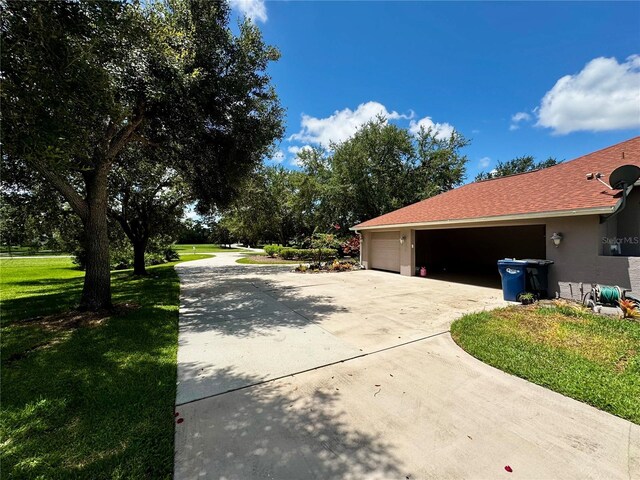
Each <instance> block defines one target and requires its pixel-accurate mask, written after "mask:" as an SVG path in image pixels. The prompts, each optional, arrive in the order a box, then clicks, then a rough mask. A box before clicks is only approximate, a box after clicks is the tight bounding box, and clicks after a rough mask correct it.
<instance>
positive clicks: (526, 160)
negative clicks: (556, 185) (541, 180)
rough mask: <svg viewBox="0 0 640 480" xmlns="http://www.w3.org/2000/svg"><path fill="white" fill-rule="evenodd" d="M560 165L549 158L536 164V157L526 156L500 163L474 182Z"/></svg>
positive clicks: (477, 177) (478, 176)
mask: <svg viewBox="0 0 640 480" xmlns="http://www.w3.org/2000/svg"><path fill="white" fill-rule="evenodd" d="M558 163H560V162H559V161H558V160H556V159H555V158H553V157H549V158H547V159H546V160H543V161H541V162H538V163H536V161H535V159H534V157H532V156H531V155H526V156H522V157H516V158H514V159H513V160H509V161H507V162H498V165H497V166H496V168H495V169H494V170H492V171H491V172H480V173H478V174H477V175H476V178H475V180H474V181H476V182H478V181H480V180H489V179H490V178H498V177H506V176H507V175H515V174H516V173H526V172H531V171H533V170H540V169H541V168H547V167H552V166H553V165H557V164H558Z"/></svg>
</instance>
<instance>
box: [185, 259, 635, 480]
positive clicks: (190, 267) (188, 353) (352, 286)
mask: <svg viewBox="0 0 640 480" xmlns="http://www.w3.org/2000/svg"><path fill="white" fill-rule="evenodd" d="M238 256H239V255H237V254H233V253H229V254H219V255H218V256H216V257H215V258H213V259H206V260H200V261H194V262H189V263H184V264H180V265H178V267H177V268H178V271H179V274H180V278H181V283H182V290H181V307H180V338H179V349H178V382H179V383H178V394H177V401H176V403H177V407H176V411H177V412H178V415H179V416H178V419H180V420H181V422H180V423H177V425H176V464H175V477H176V478H178V479H187V478H219V479H222V478H225V479H233V478H237V479H249V478H277V479H312V478H318V479H327V478H354V479H356V478H380V479H386V478H401V479H406V478H410V479H419V478H501V477H504V478H607V479H614V478H624V479H627V478H640V427H638V426H637V425H633V424H631V423H630V422H627V421H624V420H621V419H619V418H617V417H614V416H612V415H609V414H606V413H603V412H600V411H598V410H596V409H594V408H592V407H589V406H587V405H585V404H582V403H580V402H577V401H574V400H571V399H568V398H566V397H563V396H562V395H559V394H556V393H553V392H551V391H549V390H546V389H544V388H542V387H538V386H536V385H533V384H530V383H528V382H526V381H524V380H521V379H518V378H516V377H512V376H510V375H507V374H505V373H503V372H500V371H498V370H496V369H493V368H492V367H489V366H487V365H485V364H483V363H481V362H479V361H477V360H475V359H474V358H472V357H470V356H469V355H467V354H466V353H465V352H464V351H462V350H461V349H459V348H458V347H457V346H456V345H455V344H454V343H453V341H452V340H451V337H450V336H449V334H448V328H449V324H450V322H451V321H452V320H453V319H454V318H456V317H458V316H460V315H461V314H463V313H465V312H469V311H477V310H482V309H485V308H493V307H496V306H499V305H502V304H503V302H502V300H501V292H500V291H499V290H495V289H490V288H483V287H477V286H470V285H462V284H452V283H448V282H442V281H435V280H425V279H419V278H407V277H401V276H398V275H392V274H388V273H382V272H375V271H359V272H349V273H340V274H316V275H312V274H305V275H303V274H295V273H292V272H291V266H263V265H255V266H252V265H246V266H244V265H238V264H235V263H234V262H235V260H236V259H237V258H238ZM507 465H509V466H510V467H511V468H512V470H513V472H512V473H509V472H507V471H506V470H505V466H507Z"/></svg>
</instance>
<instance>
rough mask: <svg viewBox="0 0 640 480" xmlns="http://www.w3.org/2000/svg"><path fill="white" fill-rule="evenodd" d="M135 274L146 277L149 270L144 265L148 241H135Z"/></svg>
mask: <svg viewBox="0 0 640 480" xmlns="http://www.w3.org/2000/svg"><path fill="white" fill-rule="evenodd" d="M132 243H133V274H134V275H146V274H147V269H146V268H145V265H144V252H145V251H146V250H147V239H146V238H145V239H144V240H139V241H133V242H132Z"/></svg>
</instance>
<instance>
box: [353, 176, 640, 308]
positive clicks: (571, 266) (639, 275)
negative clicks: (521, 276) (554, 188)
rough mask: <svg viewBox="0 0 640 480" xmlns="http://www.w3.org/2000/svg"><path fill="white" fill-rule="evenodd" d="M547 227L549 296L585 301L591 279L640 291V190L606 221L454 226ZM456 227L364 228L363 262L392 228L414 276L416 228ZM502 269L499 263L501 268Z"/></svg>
mask: <svg viewBox="0 0 640 480" xmlns="http://www.w3.org/2000/svg"><path fill="white" fill-rule="evenodd" d="M519 225H545V227H546V258H547V259H549V260H553V261H554V264H553V266H552V267H551V268H550V270H549V295H550V296H552V297H553V296H558V297H562V298H570V299H574V300H580V299H582V297H583V296H584V294H585V293H587V292H588V291H589V290H590V289H591V284H592V283H600V284H605V285H618V286H620V287H622V288H624V289H628V290H632V291H633V292H634V293H636V294H639V295H640V188H636V189H635V190H634V191H633V192H632V193H631V195H630V196H629V199H628V202H627V206H626V208H625V209H624V210H623V211H621V212H620V213H619V214H617V215H616V216H615V217H613V218H611V219H610V220H608V221H607V222H605V223H602V224H601V223H600V215H575V216H562V217H555V218H535V219H521V220H510V221H502V222H500V221H492V222H485V223H481V222H477V221H474V222H473V223H468V224H464V223H460V224H456V225H455V228H474V227H509V226H519ZM446 228H451V227H448V226H442V225H430V226H425V225H422V226H420V225H416V226H415V227H414V228H411V227H410V226H403V227H401V228H393V227H392V226H390V227H386V228H376V229H374V230H365V231H361V232H360V233H361V235H362V257H361V260H362V264H363V266H364V267H365V268H370V265H369V258H370V254H371V253H370V250H369V249H370V243H371V242H370V241H368V237H370V235H371V233H372V232H374V231H393V232H397V234H398V241H400V238H401V237H405V239H406V240H405V241H404V243H402V245H401V247H400V274H401V275H414V274H415V267H416V265H415V248H416V245H415V242H416V231H417V230H426V229H446ZM556 232H557V233H561V234H562V236H563V240H562V242H561V243H560V245H559V246H557V247H556V246H555V245H554V243H553V241H552V240H551V235H552V234H553V233H556ZM611 243H619V244H620V249H621V254H620V255H613V256H612V255H610V253H611V252H610V247H609V245H610V244H611ZM496 268H497V267H496Z"/></svg>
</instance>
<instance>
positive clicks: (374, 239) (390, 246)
mask: <svg viewBox="0 0 640 480" xmlns="http://www.w3.org/2000/svg"><path fill="white" fill-rule="evenodd" d="M370 252H371V268H375V269H378V270H388V271H390V272H400V232H381V233H373V234H372V235H371V250H370Z"/></svg>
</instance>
